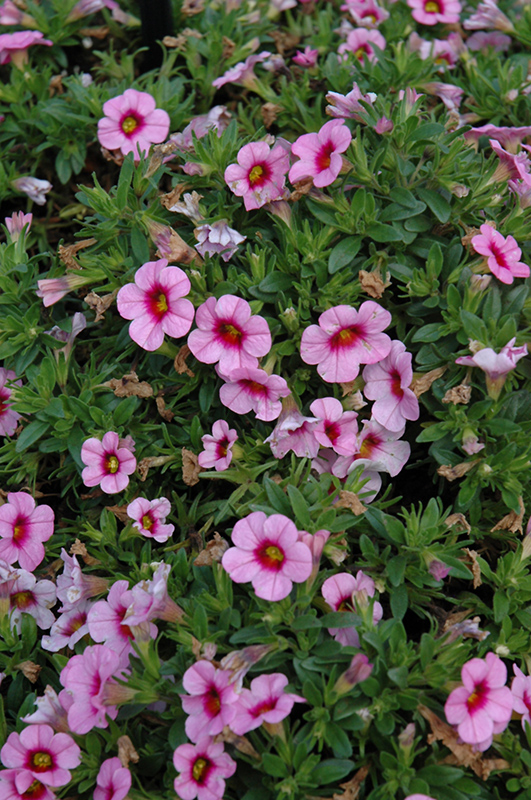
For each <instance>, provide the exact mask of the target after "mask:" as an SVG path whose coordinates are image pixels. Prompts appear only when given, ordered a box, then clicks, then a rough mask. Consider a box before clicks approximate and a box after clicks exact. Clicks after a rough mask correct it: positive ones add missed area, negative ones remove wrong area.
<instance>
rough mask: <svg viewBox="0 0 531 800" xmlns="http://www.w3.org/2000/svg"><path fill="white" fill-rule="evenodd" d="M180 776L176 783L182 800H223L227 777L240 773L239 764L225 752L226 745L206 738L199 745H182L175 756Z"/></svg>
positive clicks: (175, 763) (177, 792) (175, 785)
mask: <svg viewBox="0 0 531 800" xmlns="http://www.w3.org/2000/svg"><path fill="white" fill-rule="evenodd" d="M173 764H174V766H175V769H176V770H177V772H178V773H179V775H178V776H177V777H176V778H175V780H174V782H173V788H174V789H175V792H176V794H177V795H178V796H179V797H180V798H182V800H194V798H196V797H197V800H221V798H222V797H223V795H224V794H225V778H230V777H231V775H234V773H235V772H236V766H237V765H236V762H235V761H233V759H232V758H231V757H230V756H229V754H228V753H225V752H224V747H223V742H214V740H213V739H212V738H210V737H203V738H202V739H201V740H200V741H199V742H197V744H181V745H179V747H178V748H177V749H176V751H175V753H174V754H173Z"/></svg>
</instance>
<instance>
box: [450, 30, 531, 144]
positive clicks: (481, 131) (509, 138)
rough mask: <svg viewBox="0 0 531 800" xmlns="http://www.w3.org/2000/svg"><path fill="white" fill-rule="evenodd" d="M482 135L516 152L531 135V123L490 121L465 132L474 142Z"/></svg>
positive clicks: (466, 136)
mask: <svg viewBox="0 0 531 800" xmlns="http://www.w3.org/2000/svg"><path fill="white" fill-rule="evenodd" d="M467 44H468V42H467ZM482 136H488V138H489V140H490V139H494V140H495V141H497V142H499V143H500V144H501V146H502V147H505V148H506V150H509V152H510V153H516V150H517V149H518V145H519V144H521V143H522V141H523V140H524V139H525V138H527V137H528V136H531V125H526V126H524V127H522V128H509V127H499V126H498V125H491V123H490V122H489V123H488V124H487V125H482V126H481V127H480V128H471V130H469V131H465V134H464V137H465V139H466V140H467V141H470V140H472V141H474V142H477V141H479V139H480V138H481V137H482Z"/></svg>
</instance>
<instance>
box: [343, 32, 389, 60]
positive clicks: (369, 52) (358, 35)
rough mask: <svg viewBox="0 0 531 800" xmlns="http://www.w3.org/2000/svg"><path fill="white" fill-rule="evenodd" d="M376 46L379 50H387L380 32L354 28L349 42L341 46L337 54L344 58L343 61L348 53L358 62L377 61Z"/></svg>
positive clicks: (349, 36)
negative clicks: (364, 60)
mask: <svg viewBox="0 0 531 800" xmlns="http://www.w3.org/2000/svg"><path fill="white" fill-rule="evenodd" d="M374 45H376V47H377V48H378V49H379V50H385V45H386V41H385V39H384V37H383V36H382V34H381V33H380V32H379V31H376V30H368V29H367V28H354V30H353V31H350V33H349V34H348V36H347V41H346V42H344V43H343V44H340V45H339V47H338V50H337V52H338V53H339V55H340V57H341V56H343V60H345V59H346V57H347V55H346V54H347V53H353V54H354V56H355V57H356V58H357V59H358V61H363V59H364V58H367V59H368V60H369V61H377V59H378V57H377V55H376V50H375V49H374Z"/></svg>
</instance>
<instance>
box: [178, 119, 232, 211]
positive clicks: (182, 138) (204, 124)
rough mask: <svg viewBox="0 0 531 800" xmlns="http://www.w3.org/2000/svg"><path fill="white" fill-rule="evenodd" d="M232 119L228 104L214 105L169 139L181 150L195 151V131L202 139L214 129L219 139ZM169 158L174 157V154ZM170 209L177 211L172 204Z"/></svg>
mask: <svg viewBox="0 0 531 800" xmlns="http://www.w3.org/2000/svg"><path fill="white" fill-rule="evenodd" d="M230 120H231V114H230V112H229V110H228V109H227V108H226V106H214V107H213V108H211V109H210V111H209V112H208V113H207V114H200V115H199V116H198V117H193V119H191V120H190V122H189V123H188V125H187V126H186V128H185V129H184V130H183V132H182V133H172V134H171V135H170V139H169V141H170V142H175V144H176V145H177V148H178V149H179V150H180V151H181V152H191V153H193V152H194V149H195V148H194V139H193V136H192V134H193V133H195V135H196V137H197V138H198V139H202V138H203V137H204V136H206V135H207V133H208V132H209V131H210V130H212V129H214V130H215V131H216V132H217V135H218V139H219V137H220V136H221V134H222V133H223V131H224V130H226V129H227V128H228V126H229V123H230ZM169 158H173V156H170V157H169ZM188 197H190V195H188ZM184 198H185V199H186V195H184ZM170 211H176V209H175V207H174V206H172V207H171V208H170Z"/></svg>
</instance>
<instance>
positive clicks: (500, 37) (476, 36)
mask: <svg viewBox="0 0 531 800" xmlns="http://www.w3.org/2000/svg"><path fill="white" fill-rule="evenodd" d="M511 44H512V39H511V37H510V36H506V35H505V34H504V33H498V32H497V31H492V32H488V33H487V32H486V31H476V33H473V34H472V36H469V37H468V39H467V40H466V46H467V47H468V49H469V50H473V51H475V50H481V52H482V53H488V51H489V48H492V49H493V50H494V52H496V53H503V51H504V50H508V49H509V47H510V46H511Z"/></svg>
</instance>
